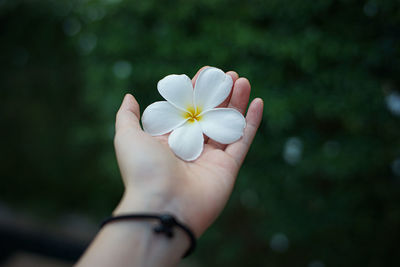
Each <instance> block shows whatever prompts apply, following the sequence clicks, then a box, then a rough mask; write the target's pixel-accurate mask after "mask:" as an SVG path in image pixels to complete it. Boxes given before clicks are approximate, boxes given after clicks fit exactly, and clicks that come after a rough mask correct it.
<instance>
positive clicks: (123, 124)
mask: <svg viewBox="0 0 400 267" xmlns="http://www.w3.org/2000/svg"><path fill="white" fill-rule="evenodd" d="M139 119H140V108H139V104H138V102H137V101H136V99H135V98H134V97H133V95H131V94H126V95H125V97H124V100H123V101H122V104H121V107H120V108H119V110H118V112H117V117H116V121H115V129H116V131H117V132H118V131H120V130H121V129H123V128H139V129H140V124H139Z"/></svg>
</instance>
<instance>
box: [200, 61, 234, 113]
mask: <svg viewBox="0 0 400 267" xmlns="http://www.w3.org/2000/svg"><path fill="white" fill-rule="evenodd" d="M232 85H233V81H232V78H231V76H229V75H227V74H225V72H223V71H222V70H220V69H217V68H206V69H204V70H203V71H202V72H200V74H199V77H198V78H197V80H196V84H195V86H194V104H195V105H196V107H199V108H200V109H201V110H203V111H204V110H208V109H212V108H215V107H216V106H218V105H219V104H221V103H222V102H223V101H224V100H225V99H226V98H227V97H228V96H229V93H230V92H231V89H232Z"/></svg>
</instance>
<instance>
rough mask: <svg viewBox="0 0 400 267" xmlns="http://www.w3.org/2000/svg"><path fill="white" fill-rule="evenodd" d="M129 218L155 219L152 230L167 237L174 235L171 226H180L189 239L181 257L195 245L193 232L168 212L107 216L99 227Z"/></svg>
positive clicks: (185, 255)
mask: <svg viewBox="0 0 400 267" xmlns="http://www.w3.org/2000/svg"><path fill="white" fill-rule="evenodd" d="M129 219H156V220H159V222H160V224H159V225H156V226H155V227H154V228H153V230H154V232H155V233H157V234H158V233H163V234H165V235H166V236H167V237H168V238H172V237H173V236H174V232H173V231H172V228H173V227H174V226H178V227H179V228H181V229H182V230H183V231H184V232H185V233H186V234H187V235H188V236H189V239H190V247H189V249H188V250H187V251H186V253H185V254H184V255H183V257H182V258H186V257H187V256H189V255H190V254H192V252H193V251H194V249H195V247H196V237H195V236H194V234H193V232H192V231H191V230H190V229H189V228H188V227H187V226H185V225H184V224H182V223H180V222H179V221H177V220H176V219H175V217H174V216H172V215H170V214H148V213H138V214H126V215H118V216H115V217H108V218H107V219H105V220H104V221H103V222H102V223H101V225H100V228H101V227H103V226H104V225H105V224H107V223H109V222H113V221H119V220H129Z"/></svg>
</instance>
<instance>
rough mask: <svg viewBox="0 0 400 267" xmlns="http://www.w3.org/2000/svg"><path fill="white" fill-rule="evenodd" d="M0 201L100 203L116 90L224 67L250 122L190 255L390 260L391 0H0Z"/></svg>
mask: <svg viewBox="0 0 400 267" xmlns="http://www.w3.org/2000/svg"><path fill="white" fill-rule="evenodd" d="M0 37H1V42H0V48H1V55H0V59H1V63H2V64H1V71H0V87H1V91H0V99H1V105H0V110H1V117H0V122H1V125H2V130H1V138H0V140H1V142H2V145H1V147H2V149H1V150H2V153H1V159H0V160H1V161H0V162H1V165H0V166H1V173H2V179H1V182H0V194H1V197H0V198H1V200H2V201H4V202H7V203H9V204H10V205H13V206H15V207H19V208H20V209H21V208H22V209H25V210H30V211H32V212H34V213H36V214H41V215H46V216H48V217H51V216H57V214H61V213H63V212H80V213H85V214H89V215H90V216H92V217H93V218H94V219H96V220H98V219H100V218H101V217H102V216H105V215H107V214H109V213H110V211H111V210H112V208H113V207H114V206H115V205H116V203H117V202H118V200H119V197H120V195H121V193H122V183H121V181H120V177H119V173H118V168H117V165H116V161H115V158H114V152H113V146H112V139H113V134H114V117H115V113H116V110H117V109H118V106H119V104H120V102H121V100H122V97H123V95H124V94H125V93H127V92H130V93H132V94H134V95H135V96H136V98H137V99H138V101H139V103H140V104H141V108H142V110H143V108H145V107H146V106H147V105H148V104H150V103H152V102H154V101H155V100H159V99H161V97H160V96H159V95H158V93H157V90H156V84H157V81H158V80H160V79H161V78H163V77H164V76H166V75H168V74H171V73H186V74H188V75H194V74H195V72H196V71H197V70H198V69H199V68H200V67H201V66H203V65H212V66H217V67H219V68H222V69H224V70H226V71H227V70H231V69H233V70H236V71H237V72H238V73H239V74H240V75H241V76H244V77H247V78H248V79H249V80H250V81H251V83H252V88H253V91H252V97H255V96H259V97H262V98H263V99H264V101H265V111H264V121H263V123H262V125H261V128H260V131H259V133H258V135H257V137H256V140H255V143H254V145H253V147H252V148H251V150H250V152H249V155H248V157H247V159H246V162H245V164H244V166H243V168H242V170H241V172H240V175H239V178H238V181H237V186H236V188H235V191H234V193H233V196H232V198H231V200H230V202H229V204H228V207H227V209H226V210H225V211H224V212H223V214H222V216H221V217H220V219H218V221H217V223H216V224H215V225H214V226H213V227H211V228H210V230H209V231H208V232H207V233H206V234H205V236H204V237H203V238H202V239H201V240H200V248H199V250H198V251H197V253H196V254H195V256H194V257H193V258H192V259H195V260H197V261H198V262H199V263H200V266H203V265H204V266H294V265H295V266H308V267H323V266H398V264H399V262H400V261H399V259H398V256H399V255H400V249H399V245H398V242H399V240H400V194H399V193H400V138H399V133H400V91H399V89H400V78H399V77H400V76H399V73H400V64H399V60H400V5H399V2H398V1H397V0H381V1H378V0H367V1H365V0H362V1H361V0H319V1H306V0H290V1H289V0H265V1H262V0H249V1H237V0H234V1H227V0H205V1H194V0H180V1H172V0H168V1H155V0H146V1H139V0H138V1H121V0H103V1H89V0H86V1H83V0H81V1H78V0H76V1H50V0H47V1H44V0H42V1H39V0H30V1H28V0H27V1H22V0H9V1H7V0H1V1H0Z"/></svg>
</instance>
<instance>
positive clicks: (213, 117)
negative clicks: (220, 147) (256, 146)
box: [199, 108, 246, 144]
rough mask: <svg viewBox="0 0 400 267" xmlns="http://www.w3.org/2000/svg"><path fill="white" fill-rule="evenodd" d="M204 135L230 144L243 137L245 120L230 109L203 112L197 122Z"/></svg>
mask: <svg viewBox="0 0 400 267" xmlns="http://www.w3.org/2000/svg"><path fill="white" fill-rule="evenodd" d="M199 123H200V126H201V129H202V130H203V132H204V134H205V135H207V136H208V137H210V138H211V139H213V140H215V141H217V142H219V143H221V144H230V143H233V142H235V141H237V140H238V139H239V138H240V137H242V135H243V131H244V128H245V127H246V120H245V119H244V117H243V115H242V113H240V112H239V111H237V110H236V109H232V108H216V109H212V110H209V111H206V112H204V113H203V114H202V115H201V119H200V121H199Z"/></svg>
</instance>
